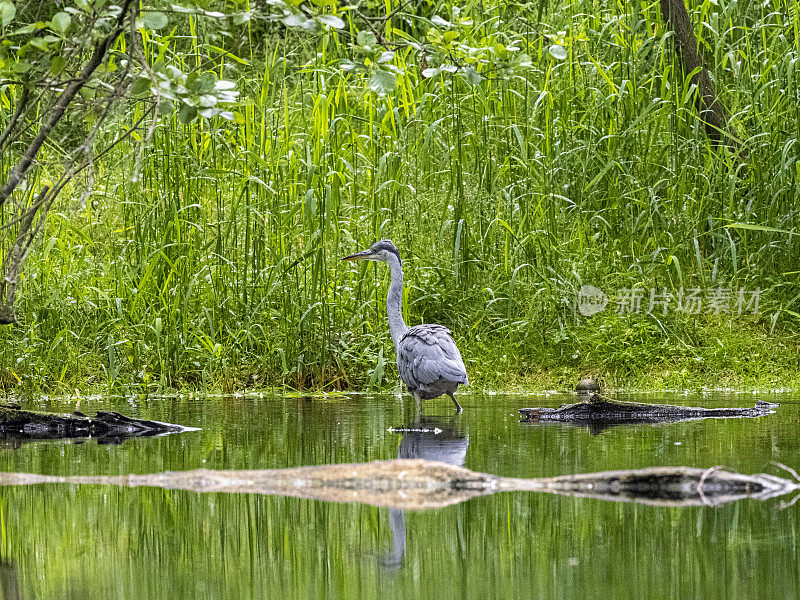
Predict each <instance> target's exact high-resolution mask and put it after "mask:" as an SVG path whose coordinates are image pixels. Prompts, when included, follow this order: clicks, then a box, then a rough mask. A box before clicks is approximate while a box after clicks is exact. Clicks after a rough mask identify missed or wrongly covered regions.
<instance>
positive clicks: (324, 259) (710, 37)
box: [0, 0, 800, 389]
mask: <svg viewBox="0 0 800 600" xmlns="http://www.w3.org/2000/svg"><path fill="white" fill-rule="evenodd" d="M584 4H585V5H584ZM3 6H5V5H3ZM155 8H156V9H158V8H161V9H162V10H160V11H158V10H154V11H151V12H153V13H154V14H155V13H158V14H163V15H164V18H165V19H166V21H167V22H166V24H165V23H164V19H162V18H161V17H158V16H150V17H147V14H148V11H147V10H144V11H143V14H142V15H141V16H140V17H139V19H140V20H141V23H142V25H143V28H142V29H139V30H137V31H139V35H140V36H141V41H142V43H141V51H142V54H143V57H144V60H141V59H139V60H138V64H139V65H148V66H149V71H148V70H147V69H146V68H145V67H144V66H142V67H141V69H140V70H139V71H137V73H136V76H135V78H134V76H133V74H131V75H130V78H129V79H130V80H131V81H130V83H131V85H132V86H133V87H130V88H127V90H128V92H127V93H126V95H125V97H121V98H120V100H119V103H117V104H116V105H115V109H114V110H113V111H111V115H112V118H110V119H108V120H107V121H106V122H105V125H104V126H103V127H101V128H100V129H99V130H98V132H97V137H96V146H97V147H98V148H107V147H109V146H111V145H112V144H114V143H115V140H116V139H117V135H118V133H119V131H120V129H123V128H126V127H131V126H133V125H136V123H137V121H138V120H139V119H141V118H142V115H144V114H145V113H146V111H147V110H148V107H150V106H153V105H154V103H155V99H156V98H158V102H159V104H160V103H161V100H170V101H171V102H172V103H173V105H172V107H171V111H170V110H167V108H169V107H167V106H164V109H163V111H162V112H161V118H160V119H159V120H158V121H152V122H150V121H149V120H148V121H141V124H140V125H139V126H137V128H135V129H134V130H133V134H135V137H136V138H137V139H133V140H129V141H122V142H119V143H117V144H116V145H114V146H113V147H112V148H111V149H110V150H109V151H108V152H107V153H106V154H104V155H103V156H102V157H101V159H100V160H95V162H94V163H93V173H94V175H93V179H92V180H91V181H88V180H83V181H72V182H71V183H70V184H69V185H68V186H67V187H66V188H65V189H66V190H67V191H68V195H66V196H64V197H63V198H62V200H61V201H60V204H59V205H58V207H57V211H58V214H55V213H53V214H52V215H51V217H53V218H51V219H50V220H49V221H48V222H47V224H46V231H45V234H44V237H43V239H42V243H41V245H40V247H39V248H38V249H37V251H36V252H34V253H33V254H32V255H31V258H30V259H29V260H30V263H29V270H28V275H27V277H26V278H25V280H24V283H23V284H21V291H20V294H21V297H20V300H19V302H20V306H19V310H20V314H21V315H22V317H21V319H20V321H21V322H20V323H19V324H18V325H16V326H15V327H14V328H4V329H3V330H2V331H1V332H0V336H2V339H3V345H4V349H3V351H2V352H0V377H2V381H3V384H4V385H6V386H15V385H29V386H31V387H32V389H36V388H48V387H54V386H55V387H57V386H60V385H63V386H74V385H85V384H86V383H87V382H89V383H91V382H94V383H104V384H105V383H111V384H113V385H118V384H124V385H146V386H150V385H166V386H182V385H208V386H212V387H213V386H223V387H226V386H228V387H241V386H252V385H256V386H268V385H281V384H285V385H289V386H292V387H297V388H305V387H309V386H331V387H351V386H360V385H361V384H362V382H368V381H372V382H373V384H374V385H380V384H381V381H382V380H383V381H384V382H387V383H392V384H393V382H394V381H395V379H394V372H393V370H392V369H391V368H384V365H385V363H386V362H392V360H391V358H389V357H392V356H393V350H392V349H391V345H390V340H389V337H388V335H387V334H386V323H385V315H384V308H383V291H382V290H384V289H385V285H386V282H387V273H386V272H385V271H383V270H380V269H379V268H376V267H374V266H360V267H356V268H354V267H352V266H345V265H343V264H340V263H339V262H338V260H337V259H338V258H339V257H340V256H342V255H344V254H347V253H350V252H352V251H355V250H358V249H361V248H362V247H366V246H367V245H369V243H371V242H372V241H374V240H375V239H379V238H382V237H391V238H393V239H394V240H395V242H396V243H397V245H398V246H399V247H400V249H401V252H402V254H403V258H404V267H405V270H406V277H407V283H408V291H407V296H406V299H405V300H406V301H405V306H404V310H405V311H406V320H407V321H409V322H415V323H416V322H422V321H426V322H441V323H443V324H446V325H448V326H449V327H450V328H451V329H453V330H454V332H455V334H456V338H457V341H458V342H459V344H461V345H463V348H462V350H463V349H464V348H468V349H469V350H468V351H466V352H464V354H465V358H466V359H467V366H468V369H470V370H471V374H472V372H474V371H477V372H479V373H480V374H481V375H482V376H483V377H479V378H477V379H476V378H474V377H472V379H474V380H475V381H476V382H478V381H481V380H483V381H495V382H497V381H503V380H504V379H505V378H506V377H514V376H526V375H530V374H531V373H534V374H535V373H537V371H538V370H539V369H544V370H545V371H546V372H552V373H555V374H556V375H555V377H561V376H562V375H561V373H562V372H567V373H569V374H570V375H571V374H573V373H576V372H579V371H585V370H594V371H598V372H605V373H610V374H612V375H614V376H616V377H618V378H622V377H627V376H630V375H631V374H635V373H637V372H640V371H641V369H643V368H650V367H649V366H648V365H649V363H648V362H647V360H648V358H651V357H654V356H657V357H658V364H661V365H663V368H664V370H671V367H673V366H675V365H678V366H680V368H679V369H678V371H680V370H681V369H683V368H688V369H690V370H694V372H696V373H701V374H702V373H704V372H705V373H708V376H709V377H713V376H715V375H714V373H715V370H721V371H722V372H721V373H720V372H719V371H717V375H716V376H721V377H729V378H732V379H733V380H736V377H745V380H747V379H746V376H745V375H744V374H743V373H742V371H741V370H740V367H739V366H737V365H736V363H735V360H740V359H741V357H742V356H747V355H748V354H755V353H758V354H759V355H760V356H761V357H762V359H761V360H762V362H761V363H760V364H761V365H762V366H763V367H764V368H765V369H766V370H767V371H768V372H769V373H774V370H772V369H778V368H784V367H785V368H787V369H793V368H795V367H794V366H796V365H797V360H798V345H797V337H796V333H795V330H796V321H797V319H798V318H800V306H798V296H797V294H796V291H795V290H796V284H797V277H798V271H797V269H796V264H797V261H798V259H799V258H800V256H798V254H799V253H800V245H799V244H798V238H797V236H796V235H794V234H795V233H796V232H797V225H798V223H797V218H798V216H797V209H796V207H795V202H794V199H795V197H796V190H797V185H798V182H797V178H798V175H800V166H799V165H800V162H799V161H800V147H799V146H798V142H797V136H796V131H797V130H798V127H795V126H794V125H797V119H798V115H797V111H796V107H797V106H798V102H799V101H800V92H798V85H797V78H796V77H795V64H796V59H797V52H798V32H797V29H796V28H794V29H791V30H790V32H789V33H788V34H787V32H786V29H785V28H784V27H783V26H780V27H779V26H778V25H779V24H782V23H790V22H794V21H793V20H792V19H793V17H792V15H796V14H797V9H798V7H797V2H796V1H793V2H789V3H786V2H777V0H776V1H775V2H773V3H768V5H764V6H763V7H754V6H743V5H741V4H738V3H734V2H722V3H717V4H711V3H704V4H702V5H700V6H699V7H698V8H697V9H696V16H697V17H698V18H701V17H702V18H703V20H704V21H707V22H708V23H710V24H712V25H713V26H711V27H708V28H705V29H703V30H702V32H698V35H700V41H701V44H702V45H703V49H704V52H705V54H706V58H707V61H708V64H709V65H710V67H711V70H712V72H713V73H714V74H715V77H716V83H717V89H718V93H719V95H720V97H721V98H722V99H723V101H724V102H725V103H726V105H727V106H728V107H729V109H730V112H731V114H733V115H734V120H733V124H732V126H733V129H734V130H735V131H737V132H738V134H739V135H740V136H742V138H743V139H744V140H745V141H746V146H747V149H748V161H749V162H750V165H751V167H752V168H751V169H750V170H749V171H748V174H747V176H746V177H745V178H737V177H736V176H735V175H734V170H733V168H732V167H733V162H734V158H733V157H732V156H731V155H730V154H728V153H727V151H726V150H724V149H714V148H712V147H711V146H710V144H709V142H708V140H707V139H706V138H705V136H704V134H703V131H702V126H701V125H702V124H701V123H700V122H699V121H698V118H697V112H696V110H695V109H694V106H693V103H692V101H691V90H690V89H688V88H687V86H686V85H685V84H684V79H683V77H681V76H680V74H679V73H678V72H677V71H676V69H675V64H674V60H673V56H672V52H671V49H670V47H669V45H668V44H667V43H666V39H665V37H664V36H663V29H662V28H661V27H660V26H659V25H658V23H660V21H659V15H658V13H657V12H656V10H657V7H654V6H650V5H645V4H639V3H634V4H633V5H625V6H622V5H616V4H614V5H610V6H608V7H604V8H601V9H596V7H594V6H593V5H591V6H590V5H588V4H586V3H583V4H580V3H579V4H577V5H576V4H575V3H563V4H561V3H553V4H552V5H550V7H549V11H548V12H542V13H541V19H540V18H539V17H540V12H539V5H538V4H537V5H528V4H516V3H515V4H512V5H507V4H504V3H499V2H498V3H494V2H484V3H477V2H475V3H466V4H459V5H456V4H446V3H441V4H436V5H433V4H427V3H419V4H416V3H415V4H413V5H408V6H405V5H403V6H400V5H398V4H397V3H394V4H390V5H389V6H388V8H387V7H386V6H385V5H383V4H381V5H380V6H377V5H375V6H369V5H367V4H366V3H365V4H363V5H358V6H349V5H333V4H325V3H320V4H311V3H302V4H300V3H289V2H287V3H271V4H267V5H265V6H263V7H262V6H259V7H258V9H253V10H249V9H247V7H244V6H242V7H239V6H236V5H235V4H226V7H225V10H219V11H215V9H216V8H219V7H216V6H208V7H206V8H203V9H200V8H198V7H196V6H194V7H191V10H189V9H188V8H187V10H186V11H182V10H180V11H179V10H175V11H168V10H167V9H166V8H164V7H161V6H160V5H156V6H155ZM387 11H388V12H387ZM3 14H5V13H3ZM387 17H389V18H387ZM53 18H54V16H51V17H50V22H51V23H52V20H53ZM337 19H338V20H337ZM76 21H77V17H76V16H75V15H72V16H71V24H70V30H71V28H72V27H75V26H76V25H75V23H76ZM148 21H149V23H150V28H149V29H148V26H147V23H148ZM137 22H138V21H137ZM734 24H735V25H734ZM156 26H159V27H156ZM48 31H49V29H48ZM31 35H32V34H31ZM53 35H55V34H53ZM31 39H32V38H31ZM130 39H131V38H130V37H120V39H119V41H118V42H117V43H118V47H116V48H115V52H117V51H119V52H124V48H122V46H123V45H124V44H129V42H130ZM52 43H53V44H55V42H52ZM60 43H61V42H60ZM125 47H126V48H127V47H128V46H125ZM117 58H118V55H117V54H113V55H112V57H111V58H110V59H109V61H110V62H109V64H111V61H112V59H113V61H114V63H115V64H118V69H119V66H120V65H121V62H120V63H117V62H116V61H117ZM120 61H121V58H120ZM159 61H161V62H159ZM207 74H213V75H207ZM212 77H213V78H214V79H213V80H212ZM218 80H223V81H232V82H235V84H236V88H235V90H236V91H238V92H239V95H238V96H236V97H234V96H232V95H228V94H229V93H230V91H231V90H230V86H229V84H223V85H222V86H221V87H220V86H218V85H217V84H216V83H215V82H216V81H218ZM148 90H149V91H148ZM159 90H160V91H159ZM133 91H135V92H137V94H131V92H133ZM206 92H212V93H214V94H216V96H215V98H216V103H215V104H214V105H213V106H204V105H203V104H204V102H205V104H209V105H210V104H212V101H211V100H210V99H206V100H205V101H203V100H202V98H203V96H204V93H206ZM2 93H3V94H5V96H3V98H5V99H6V101H7V102H8V99H9V98H10V97H11V96H12V95H13V94H17V91H16V88H14V86H12V85H6V86H5V87H4V88H3V91H2ZM139 94H141V97H140V96H139ZM159 94H161V97H160V98H159ZM206 95H207V94H206ZM0 100H2V98H0ZM195 100H196V101H195ZM193 103H194V104H193ZM10 105H11V104H10V102H8V104H7V105H6V106H10ZM83 106H88V103H87V104H86V105H83ZM206 109H213V111H212V112H207V113H204V111H205V110H206ZM217 111H219V112H217ZM228 113H229V114H228ZM82 116H83V115H82V114H80V113H76V119H77V120H76V121H73V124H72V125H71V126H70V127H74V128H77V127H78V125H76V124H75V123H77V122H78V121H79V120H80V119H78V117H82ZM3 118H4V119H6V118H8V117H7V116H6V114H5V113H4V117H3ZM86 121H87V122H88V123H91V116H90V113H89V112H88V111H87V112H86ZM792 124H794V125H792ZM83 127H86V125H85V124H84V125H83ZM68 129H69V128H68ZM133 134H132V135H133ZM62 149H63V148H62V147H61V146H59V145H57V144H53V145H52V146H48V147H47V148H46V150H45V151H43V156H42V160H41V161H39V163H38V164H37V167H36V168H37V173H38V174H37V175H36V177H38V178H39V179H35V180H32V184H31V185H30V186H29V188H28V191H27V192H26V193H27V194H29V195H32V194H33V193H34V190H35V187H36V185H35V183H38V184H41V181H42V180H43V179H44V178H45V177H47V176H52V175H48V171H47V169H49V170H50V171H52V172H53V173H57V172H58V168H57V167H55V166H54V164H56V163H57V161H56V159H57V157H59V156H61V155H60V152H61V150H62ZM142 149H144V151H142ZM9 152H11V151H7V153H6V154H5V155H4V156H5V159H4V160H5V161H8V160H9V158H8V157H9V156H10V154H9ZM137 158H140V160H137ZM49 161H53V162H49ZM137 162H138V163H139V164H138V165H137ZM4 164H8V162H6V163H4ZM31 177H33V176H31ZM82 196H83V197H85V199H86V203H85V207H83V206H81V202H80V198H81V197H82ZM785 232H788V233H785ZM583 283H593V284H594V285H597V286H598V287H601V288H603V289H606V290H616V289H622V288H633V287H635V286H639V287H643V288H645V289H649V288H650V287H653V286H655V287H659V288H660V287H662V286H666V287H670V288H672V289H678V288H681V287H683V288H690V287H701V288H704V289H709V288H712V287H718V286H722V287H731V288H736V287H742V288H747V289H755V288H757V287H760V288H761V289H762V298H763V301H762V307H761V313H760V314H759V315H752V316H742V317H740V316H738V315H732V316H727V315H722V316H720V315H701V316H699V317H686V316H685V315H673V314H671V315H667V316H665V317H663V318H662V317H661V316H654V315H646V314H641V315H638V316H634V317H630V318H629V319H628V320H627V321H623V320H621V318H620V317H617V316H615V315H607V316H606V317H602V318H596V319H593V320H592V319H586V318H584V317H582V316H581V315H580V314H579V313H578V311H577V291H578V290H579V289H580V287H581V285H582V284H583ZM726 330H727V331H728V332H729V333H727V334H726V333H724V332H725V331H726ZM742 337H744V338H747V339H742ZM729 341H733V347H732V348H730V349H727V350H724V351H722V352H721V353H720V352H719V351H717V349H716V348H719V347H720V345H721V347H727V346H726V344H727V343H728V342H729ZM687 348H689V349H690V350H687ZM601 349H604V350H602V351H601ZM380 356H382V357H385V358H384V360H383V361H378V357H380ZM697 356H699V357H701V358H702V359H703V361H705V363H704V364H705V366H703V367H702V368H701V367H699V366H698V365H700V364H701V363H700V362H698V361H697V360H696V357H697ZM501 357H505V358H502V359H501ZM376 365H377V368H376ZM499 365H502V368H500V366H499ZM657 368H658V367H657ZM378 369H380V371H378ZM562 370H566V371H562ZM545 377H546V376H545ZM19 382H22V383H19Z"/></svg>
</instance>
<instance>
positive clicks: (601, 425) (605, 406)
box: [519, 394, 780, 431]
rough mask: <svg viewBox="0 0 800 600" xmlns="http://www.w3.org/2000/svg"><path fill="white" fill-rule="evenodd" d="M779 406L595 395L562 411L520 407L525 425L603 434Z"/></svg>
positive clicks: (759, 414)
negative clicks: (627, 427) (664, 401)
mask: <svg viewBox="0 0 800 600" xmlns="http://www.w3.org/2000/svg"><path fill="white" fill-rule="evenodd" d="M778 406H780V405H779V404H774V403H772V402H765V401H764V400H759V401H758V402H756V404H755V406H748V407H743V408H701V407H697V406H676V405H673V404H646V403H641V402H617V401H612V400H606V399H605V398H603V397H602V396H600V395H598V394H593V395H592V397H591V398H589V400H586V401H583V402H576V403H575V404H562V405H561V406H560V407H559V408H520V409H519V412H520V415H521V418H522V421H523V422H525V423H571V424H574V425H583V426H589V427H590V429H593V430H596V431H602V430H603V429H605V428H607V427H610V426H613V425H630V424H636V423H674V422H678V421H693V420H697V419H727V418H734V417H739V418H755V417H763V416H766V415H769V414H772V413H774V412H775V409H776V408H777V407H778Z"/></svg>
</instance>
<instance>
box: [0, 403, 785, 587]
mask: <svg viewBox="0 0 800 600" xmlns="http://www.w3.org/2000/svg"><path fill="white" fill-rule="evenodd" d="M616 398H617V399H624V400H636V401H642V402H667V403H674V404H685V405H691V406H706V407H712V406H752V405H753V404H754V403H755V401H756V400H757V399H764V400H769V401H772V402H780V403H781V406H780V408H778V409H777V412H776V413H775V414H772V415H768V416H765V417H761V418H758V419H727V420H722V419H709V420H704V421H691V422H683V423H674V424H665V425H641V426H620V427H613V428H609V429H605V430H602V431H600V432H597V431H594V432H590V431H589V430H588V429H587V428H585V427H573V426H569V425H553V424H549V425H529V424H524V423H520V422H519V415H518V414H517V409H518V408H523V407H530V406H558V405H559V404H561V403H562V402H566V401H572V400H573V399H574V398H570V397H569V396H566V395H564V396H557V395H555V396H549V397H545V396H514V395H485V396H484V395H480V394H471V395H470V394H465V395H462V396H460V397H459V400H460V401H461V403H462V405H463V406H464V412H463V413H462V414H461V415H460V416H455V415H454V414H453V413H452V411H451V406H452V404H451V403H450V401H449V399H447V398H445V400H442V401H438V400H437V401H428V402H426V404H425V408H424V411H425V415H426V416H425V417H424V418H422V419H421V418H419V417H418V416H417V415H416V410H415V409H416V407H415V405H414V402H413V400H411V399H410V398H409V397H404V398H403V399H400V398H399V397H398V396H365V395H350V396H339V397H328V398H307V399H304V398H284V397H264V398H248V397H223V398H220V397H197V398H136V399H126V398H110V399H103V400H92V401H86V400H84V401H83V402H82V403H81V405H80V409H81V410H83V411H84V412H90V411H93V410H96V409H99V410H108V409H112V410H118V411H120V412H123V413H125V414H128V415H131V416H135V417H140V418H148V419H157V420H161V421H169V422H172V423H180V424H183V425H193V426H197V427H201V428H202V429H201V430H200V431H191V432H185V433H180V434H175V435H168V436H164V437H159V438H144V439H134V440H128V441H126V442H124V443H122V444H119V445H98V444H97V443H96V442H95V441H91V440H90V441H86V442H84V443H75V442H33V443H25V444H22V445H19V444H16V443H5V444H3V445H2V448H0V470H3V471H24V472H33V473H43V474H53V475H81V474H86V475H88V474H93V475H116V474H127V473H154V472H160V471H166V470H188V469H196V468H201V467H205V468H209V469H266V468H281V467H294V466H300V465H317V464H331V463H344V462H365V461H372V460H378V459H391V458H397V457H398V456H399V457H401V458H405V457H419V458H431V459H437V458H438V460H443V461H447V462H450V463H453V464H463V466H465V467H467V468H469V469H472V470H474V471H482V472H486V473H492V474H495V475H501V476H506V477H524V478H529V477H546V476H555V475H565V474H571V473H581V472H591V471H602V470H609V469H632V468H643V467H651V466H666V465H686V466H696V467H703V468H706V467H712V466H715V465H724V466H725V467H727V468H729V469H732V470H735V471H739V472H742V473H756V472H763V471H766V472H769V473H774V474H777V475H781V476H786V477H790V476H789V475H787V474H786V473H785V472H782V471H780V470H779V469H777V468H776V467H774V466H772V465H771V462H772V461H779V462H782V463H785V464H787V465H789V466H791V467H794V468H797V469H799V470H800V437H798V432H797V426H798V418H799V417H800V403H798V398H797V397H796V396H794V397H793V396H786V395H760V396H754V395H752V394H728V395H721V394H705V395H696V396H692V395H689V396H685V395H679V396H677V395H665V394H661V395H653V394H647V395H643V396H636V395H628V396H616ZM23 408H28V409H38V410H60V411H66V410H70V411H71V410H74V408H75V403H74V402H70V401H47V402H28V403H24V404H23ZM435 415H438V416H435ZM396 429H405V430H412V431H406V432H404V433H400V432H397V431H395V430H396ZM431 430H432V431H431ZM787 500H791V498H782V499H773V500H769V501H757V500H744V501H740V502H736V503H733V504H728V505H723V506H718V507H657V506H647V505H641V504H626V503H615V502H609V501H603V500H597V499H580V498H570V497H561V496H554V495H549V494H541V493H530V492H513V493H500V494H495V495H493V496H486V497H481V498H474V499H472V500H469V501H467V502H465V503H462V504H458V505H455V506H449V507H446V508H442V509H436V510H427V511H400V510H394V509H386V508H375V507H372V506H365V505H359V504H338V503H330V502H323V501H315V500H303V499H296V498H283V497H275V496H261V495H256V494H222V493H205V494H201V493H196V492H189V491H175V490H162V489H158V488H155V489H154V488H119V487H109V486H98V485H84V486H77V485H61V484H50V485H37V486H29V487H8V488H0V536H2V539H1V540H0V542H1V544H0V579H1V580H2V592H3V594H4V597H5V598H12V597H19V598H23V599H30V598H48V599H49V598H65V599H66V598H80V599H86V598H90V599H94V598H97V599H103V600H107V599H116V598H126V599H135V600H145V599H148V600H149V599H160V598H164V599H166V598H170V599H175V598H236V599H240V598H241V599H249V598H314V599H317V598H331V599H333V598H337V599H338V598H343V599H350V598H358V599H361V598H365V599H370V598H380V599H381V600H385V599H390V598H404V599H407V598H434V599H436V600H443V599H448V598H528V597H530V598H793V599H796V598H797V597H798V596H800V560H798V531H797V529H798V514H799V513H798V511H800V502H799V503H798V505H796V506H791V507H784V504H783V503H784V502H785V501H787ZM16 594H18V596H17V595H16Z"/></svg>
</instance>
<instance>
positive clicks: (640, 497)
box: [0, 459, 800, 509]
mask: <svg viewBox="0 0 800 600" xmlns="http://www.w3.org/2000/svg"><path fill="white" fill-rule="evenodd" d="M44 483H62V484H64V483H66V484H73V485H74V484H95V485H98V484H99V485H118V486H127V487H137V486H151V487H160V488H163V489H171V490H190V491H195V492H226V493H246V494H267V495H276V496H289V497H294V498H308V499H314V500H325V501H332V502H358V503H363V504H370V505H373V506H388V507H390V508H400V509H426V508H440V507H444V506H448V505H451V504H457V503H459V502H464V501H466V500H469V499H470V498H474V497H476V496H485V495H488V494H494V493H496V492H501V491H506V492H513V491H530V492H546V493H552V494H560V495H565V496H577V497H582V498H597V499H601V500H614V501H617V502H642V503H646V504H655V505H664V506H685V505H701V504H705V505H709V506H716V505H718V504H724V503H728V502H733V501H735V500H740V499H743V498H755V499H760V500H764V499H767V498H773V497H775V496H780V495H783V494H787V493H789V492H792V491H796V490H798V489H800V485H798V484H797V483H795V482H793V481H790V480H788V479H783V478H781V477H775V476H773V475H767V474H763V473H760V474H757V475H743V474H741V473H732V472H729V471H726V470H724V469H721V468H717V467H713V468H711V469H698V468H691V467H655V468H650V469H637V470H630V471H605V472H601V473H582V474H579V475H564V476H560V477H548V478H541V479H515V478H506V477H497V476H495V475H490V474H488V473H479V472H475V471H470V470H469V469H465V468H464V467H459V466H455V465H449V464H446V463H442V462H437V461H430V460H424V459H397V460H384V461H375V462H371V463H353V464H341V465H321V466H312V467H293V468H288V469H267V470H259V471H211V470H206V469H197V470H194V471H182V472H169V471H168V472H164V473H154V474H147V475H74V476H65V477H62V476H55V475H38V474H35V473H0V485H33V484H44Z"/></svg>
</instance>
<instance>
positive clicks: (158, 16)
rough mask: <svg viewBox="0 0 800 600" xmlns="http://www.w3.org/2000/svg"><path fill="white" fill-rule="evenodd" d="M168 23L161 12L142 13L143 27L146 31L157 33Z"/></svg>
mask: <svg viewBox="0 0 800 600" xmlns="http://www.w3.org/2000/svg"><path fill="white" fill-rule="evenodd" d="M168 23H169V19H167V15H165V14H164V13H162V12H157V11H151V12H146V13H144V26H145V27H147V28H148V29H152V30H154V31H157V30H159V29H163V28H164V27H166V26H167V24H168Z"/></svg>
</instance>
